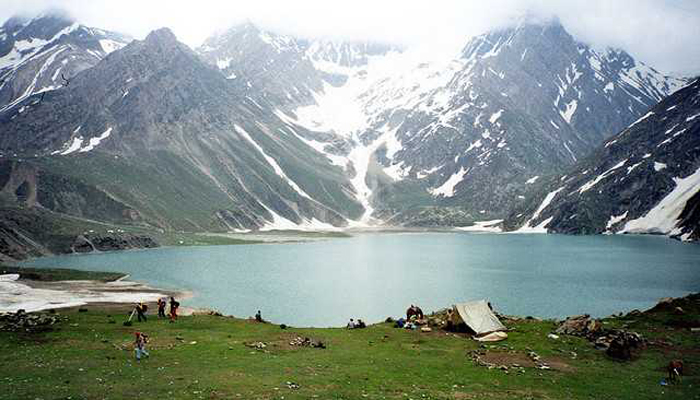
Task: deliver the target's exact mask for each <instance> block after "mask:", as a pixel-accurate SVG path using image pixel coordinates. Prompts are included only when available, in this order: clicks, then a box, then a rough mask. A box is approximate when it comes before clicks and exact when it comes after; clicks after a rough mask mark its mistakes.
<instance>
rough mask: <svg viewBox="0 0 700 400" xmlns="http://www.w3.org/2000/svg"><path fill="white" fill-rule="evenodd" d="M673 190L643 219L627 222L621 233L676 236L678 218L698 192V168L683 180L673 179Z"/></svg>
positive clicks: (699, 189) (699, 177)
mask: <svg viewBox="0 0 700 400" xmlns="http://www.w3.org/2000/svg"><path fill="white" fill-rule="evenodd" d="M673 181H674V182H675V184H676V186H675V188H674V189H673V190H672V191H671V192H670V193H669V194H667V195H666V197H664V198H663V199H662V200H661V201H660V202H659V203H658V204H657V205H656V206H654V208H652V209H651V210H649V212H647V213H646V214H645V215H644V216H643V217H641V218H637V219H634V220H632V221H628V222H627V223H626V224H625V227H624V228H623V229H622V231H621V233H656V234H665V235H673V234H676V233H677V232H676V230H677V229H676V225H677V223H678V218H679V217H680V215H681V212H683V209H684V208H685V205H686V203H687V202H688V200H689V199H690V198H691V197H693V196H694V195H695V194H696V193H698V191H700V168H699V169H698V170H696V171H695V172H694V173H693V174H691V175H689V176H687V177H685V178H674V179H673Z"/></svg>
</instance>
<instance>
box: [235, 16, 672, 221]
mask: <svg viewBox="0 0 700 400" xmlns="http://www.w3.org/2000/svg"><path fill="white" fill-rule="evenodd" d="M242 57H245V53H244V54H243V55H242ZM320 59H321V60H323V62H315V63H314V66H315V67H316V68H317V69H320V70H323V71H341V72H342V73H343V74H344V76H345V77H346V78H345V79H344V83H342V84H340V85H336V86H329V85H327V86H324V88H323V90H322V91H318V90H316V89H314V88H310V90H311V91H314V90H316V91H315V92H314V93H313V98H312V99H309V100H308V101H307V102H308V103H310V105H307V106H300V107H298V108H297V109H294V110H288V109H285V108H283V107H280V108H279V109H280V110H283V111H284V112H285V115H286V117H287V119H286V120H287V122H288V123H289V125H290V127H299V126H301V127H306V128H307V129H309V130H311V131H322V132H327V133H330V134H332V135H330V136H328V138H329V139H330V140H331V141H332V143H330V142H329V144H333V143H339V142H342V143H343V146H342V149H340V151H339V150H338V146H332V147H330V148H328V147H326V148H324V146H323V143H324V142H323V139H322V138H318V137H316V138H314V140H316V141H317V146H316V147H317V148H319V149H320V151H321V152H323V153H325V154H326V156H327V157H329V158H330V159H332V160H334V161H333V162H334V163H336V164H337V165H340V166H343V167H344V169H345V171H346V173H347V174H348V176H350V177H351V182H353V185H354V187H355V191H356V193H358V200H359V201H361V202H362V204H363V206H364V208H365V210H366V213H365V215H364V218H363V222H365V223H371V222H373V223H384V224H388V225H409V226H416V225H418V226H434V225H443V226H444V225H447V226H455V225H466V224H469V223H471V222H474V221H477V220H483V219H491V220H492V219H500V218H503V217H504V216H505V215H506V214H507V211H508V210H509V209H510V207H512V205H513V204H514V203H517V202H518V200H519V199H522V198H523V196H524V195H525V193H526V192H527V190H528V189H529V185H530V184H531V183H532V182H535V181H536V180H537V179H538V176H544V175H547V174H551V173H553V172H556V171H559V170H562V169H563V168H565V167H567V166H569V165H571V164H573V163H575V162H576V161H577V160H579V159H580V158H582V157H584V156H586V155H587V154H588V153H589V151H590V150H591V149H592V148H594V147H595V146H596V145H598V144H599V143H601V142H602V141H603V140H604V139H605V138H607V137H610V136H611V135H612V134H614V132H617V131H619V130H620V129H622V128H623V127H624V126H626V125H627V124H629V123H630V122H632V121H633V120H635V119H636V118H638V117H639V116H641V115H643V114H644V113H645V112H646V111H647V110H648V108H649V107H651V106H652V105H654V104H655V103H656V102H658V101H659V100H660V99H662V98H663V97H664V96H666V95H668V94H670V93H672V92H673V91H675V90H676V89H678V88H679V87H681V86H682V85H683V84H684V83H685V80H683V79H678V78H674V77H668V76H665V75H663V74H661V73H659V72H658V71H656V70H654V69H653V68H651V67H648V66H646V65H645V64H643V63H641V62H637V61H635V60H634V59H633V58H632V57H631V56H630V55H628V54H627V53H625V52H624V51H622V50H613V49H607V50H595V49H593V48H591V47H590V46H588V45H586V44H584V43H581V42H579V41H576V40H575V39H574V38H573V37H572V36H571V35H569V34H568V33H567V32H566V31H565V29H564V28H563V26H562V25H561V24H559V23H558V22H556V21H554V22H551V23H546V24H529V23H523V24H521V25H519V26H516V27H512V28H507V29H502V30H497V31H494V32H490V33H488V34H485V35H482V36H479V37H476V38H474V39H472V40H470V41H469V43H467V45H466V46H465V48H464V49H463V51H462V53H461V54H460V56H459V57H458V58H456V59H453V60H449V61H447V62H443V63H426V62H420V63H418V64H417V65H416V64H412V65H411V66H410V67H408V68H407V65H408V64H407V62H406V57H404V55H403V54H400V53H399V54H397V53H396V52H385V53H380V55H375V56H373V57H359V59H367V60H368V61H367V63H366V64H362V63H360V64H359V65H357V64H348V63H346V65H340V64H339V63H333V62H331V61H332V60H339V59H340V60H342V58H333V57H328V58H320ZM329 60H330V61H329ZM301 103H302V104H303V102H301ZM273 106H274V102H273ZM329 150H333V151H329Z"/></svg>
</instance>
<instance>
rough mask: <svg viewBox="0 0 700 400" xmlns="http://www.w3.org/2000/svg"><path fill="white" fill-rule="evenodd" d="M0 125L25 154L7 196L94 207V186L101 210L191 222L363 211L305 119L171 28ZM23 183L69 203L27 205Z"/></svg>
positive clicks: (321, 217)
mask: <svg viewBox="0 0 700 400" xmlns="http://www.w3.org/2000/svg"><path fill="white" fill-rule="evenodd" d="M0 129H1V130H2V131H3V132H7V134H5V135H3V136H2V137H0V150H2V151H3V152H4V153H5V154H10V153H13V154H17V157H20V158H21V159H20V160H15V161H14V164H13V165H10V166H8V167H7V170H8V171H10V172H8V174H9V176H10V177H12V179H9V180H8V182H10V183H12V185H11V186H7V185H10V183H7V184H6V185H5V186H6V187H7V189H6V190H5V191H6V193H8V194H9V196H8V198H9V199H8V200H7V201H8V202H9V204H15V203H20V204H23V205H28V206H34V207H42V208H46V209H49V210H51V211H60V212H61V213H64V214H69V215H75V216H79V217H87V215H86V212H85V207H82V208H81V207H77V206H76V205H75V203H79V204H82V203H87V204H88V205H92V206H95V204H94V203H92V202H89V201H88V200H87V199H86V196H87V195H86V192H89V191H92V190H95V191H98V192H101V193H103V194H104V195H105V196H106V197H109V198H110V199H112V200H114V201H115V202H116V203H118V205H119V206H120V207H121V208H123V210H122V211H121V212H119V213H116V214H108V213H106V212H100V214H101V220H107V221H114V222H124V219H125V218H127V219H131V220H132V221H131V222H132V223H137V224H144V225H149V226H154V227H158V228H162V229H178V230H183V229H184V230H194V231H206V230H208V231H212V230H214V231H222V230H223V231H228V230H247V229H265V228H284V227H287V228H289V227H295V228H299V227H302V228H303V226H309V227H317V228H318V227H327V228H333V227H334V226H344V225H346V224H347V222H346V221H347V220H348V219H352V218H353V217H355V218H356V217H357V215H358V214H359V213H360V212H361V206H360V205H359V203H357V202H356V201H355V199H354V196H353V194H352V187H351V185H350V183H349V181H348V180H347V178H346V177H345V176H344V174H343V173H342V171H340V170H339V169H338V168H334V167H333V166H331V165H329V164H328V163H327V161H326V159H325V158H324V157H322V156H321V155H319V154H318V153H316V152H315V151H314V150H313V149H312V148H310V147H308V146H307V145H305V144H304V142H303V140H302V139H300V136H299V135H301V134H303V130H301V129H299V130H298V131H292V130H290V129H288V128H287V127H286V126H285V125H284V124H283V122H282V121H281V120H280V119H279V118H278V117H277V116H275V115H274V113H271V112H269V111H268V110H267V109H265V108H263V106H261V105H260V104H259V103H257V102H256V101H255V100H253V99H252V98H250V97H248V96H245V95H243V94H242V93H240V92H239V91H238V90H237V87H236V86H235V85H231V84H230V81H229V80H227V79H226V78H225V77H224V76H223V75H222V74H221V73H220V71H219V70H218V69H216V68H213V67H211V66H209V65H208V64H206V63H205V62H203V61H202V60H201V59H200V57H199V56H198V55H197V54H195V53H194V52H193V51H192V50H190V49H189V48H188V47H187V46H185V45H184V44H182V43H180V42H178V41H177V39H176V38H175V36H174V35H173V34H172V32H170V31H169V30H167V29H161V30H157V31H154V32H152V33H151V34H149V35H148V37H146V39H145V40H143V41H133V42H132V43H130V44H129V45H127V46H125V47H124V48H123V49H121V50H118V51H115V52H113V53H110V54H109V55H107V56H106V57H105V58H104V59H102V60H101V61H100V62H99V63H97V65H95V66H94V67H92V68H89V69H87V70H84V71H82V72H80V73H78V74H77V75H75V76H74V77H73V79H72V80H71V83H70V85H69V86H66V87H62V88H59V89H57V90H54V91H51V92H47V94H46V96H45V98H44V99H43V100H42V101H41V102H40V103H39V104H37V105H21V106H18V107H12V108H10V109H8V110H6V111H4V112H2V113H0ZM25 164H27V165H29V167H24V165H25ZM20 166H21V168H20ZM20 170H29V171H36V172H34V173H29V174H27V173H20V172H16V171H20ZM27 175H28V176H27ZM47 176H51V177H54V176H55V177H60V178H65V179H66V180H67V181H66V182H63V181H61V182H58V183H56V184H54V182H55V180H56V179H58V178H55V179H54V178H48V177H47ZM59 180H60V179H59ZM74 181H78V182H81V183H82V184H83V185H84V186H80V187H79V188H77V189H76V187H75V186H76V185H71V184H69V182H74ZM25 183H26V184H27V185H28V186H29V189H28V190H29V192H32V193H33V192H40V191H42V188H43V187H45V185H53V188H52V190H53V191H60V192H65V193H64V195H63V197H65V198H67V199H69V200H73V202H72V203H71V205H70V206H67V207H58V205H59V203H60V202H59V203H57V202H49V201H42V199H40V198H37V199H36V201H34V202H31V204H30V203H29V202H28V201H27V200H26V199H23V198H21V196H19V194H17V190H19V187H20V186H21V185H25ZM26 191H27V190H25V192H26ZM63 204H65V202H64V203H63Z"/></svg>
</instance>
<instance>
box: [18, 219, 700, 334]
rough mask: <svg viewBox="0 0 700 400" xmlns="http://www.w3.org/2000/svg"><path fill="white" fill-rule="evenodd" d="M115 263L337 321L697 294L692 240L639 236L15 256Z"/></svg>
mask: <svg viewBox="0 0 700 400" xmlns="http://www.w3.org/2000/svg"><path fill="white" fill-rule="evenodd" d="M25 264H26V265H28V266H36V267H64V268H75V269H83V270H95V271H119V272H125V273H128V274H130V275H131V279H132V280H136V281H142V282H146V283H148V284H151V285H153V286H156V287H162V288H169V289H186V290H189V291H192V292H193V293H194V297H193V298H191V299H188V300H186V301H184V302H183V305H186V306H194V307H211V308H215V309H217V310H219V311H221V312H223V313H225V314H232V315H235V316H239V317H247V316H252V315H254V314H255V312H256V311H257V310H258V309H260V310H262V313H263V317H264V318H266V319H269V320H272V321H274V322H277V323H286V324H288V325H292V326H318V327H322V326H341V325H344V324H345V323H346V321H347V320H348V319H349V318H362V319H365V320H366V321H368V322H377V321H380V320H384V319H385V318H386V317H387V316H394V317H396V316H400V315H401V314H403V312H404V311H405V310H406V308H407V307H408V306H409V305H410V304H417V305H420V306H421V307H422V308H423V310H424V311H426V312H427V311H430V310H436V309H440V308H444V307H446V306H449V305H451V304H453V303H455V302H462V301H468V300H475V299H481V298H485V299H488V300H489V301H491V302H492V303H493V306H494V308H495V309H496V310H498V311H501V312H503V313H507V314H514V315H523V316H525V315H532V316H537V317H557V318H560V317H564V316H567V315H574V314H581V313H588V314H592V315H594V316H607V315H610V314H612V313H616V312H619V311H629V310H632V309H635V308H638V309H644V308H648V307H651V306H653V305H654V304H656V302H657V300H658V299H659V298H661V297H667V296H674V297H675V296H682V295H685V294H688V293H690V292H694V291H700V246H698V245H696V244H683V243H680V242H677V241H675V240H670V239H666V238H662V237H649V236H619V235H618V236H563V235H518V234H468V233H403V234H398V233H391V234H388V233H376V234H374V233H367V234H364V233H363V234H358V235H356V236H354V237H352V238H338V239H328V240H322V241H314V242H306V243H284V244H283V243H279V244H258V245H236V246H207V247H172V248H159V249H153V250H139V251H127V252H109V253H98V254H87V255H70V256H59V257H51V258H43V259H38V260H33V261H31V262H28V263H25Z"/></svg>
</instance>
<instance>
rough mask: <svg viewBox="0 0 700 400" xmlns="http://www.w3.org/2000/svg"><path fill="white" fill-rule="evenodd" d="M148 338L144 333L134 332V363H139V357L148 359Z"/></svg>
mask: <svg viewBox="0 0 700 400" xmlns="http://www.w3.org/2000/svg"><path fill="white" fill-rule="evenodd" d="M146 343H148V336H147V335H146V334H145V333H141V332H136V340H135V341H134V351H135V352H136V361H141V356H142V355H143V356H146V357H150V356H151V355H150V354H149V353H148V350H146Z"/></svg>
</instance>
